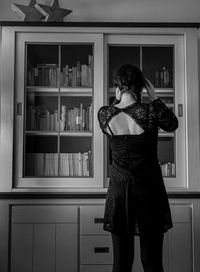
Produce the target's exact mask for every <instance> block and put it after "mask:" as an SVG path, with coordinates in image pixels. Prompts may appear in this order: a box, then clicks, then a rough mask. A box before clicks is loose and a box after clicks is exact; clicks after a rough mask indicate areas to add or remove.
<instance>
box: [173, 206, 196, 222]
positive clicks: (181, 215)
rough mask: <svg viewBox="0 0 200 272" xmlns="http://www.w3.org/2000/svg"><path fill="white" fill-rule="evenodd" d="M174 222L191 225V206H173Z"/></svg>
mask: <svg viewBox="0 0 200 272" xmlns="http://www.w3.org/2000/svg"><path fill="white" fill-rule="evenodd" d="M170 208H171V214H172V221H173V222H174V223H191V221H192V206H191V204H186V203H184V204H175V203H173V204H171V205H170Z"/></svg>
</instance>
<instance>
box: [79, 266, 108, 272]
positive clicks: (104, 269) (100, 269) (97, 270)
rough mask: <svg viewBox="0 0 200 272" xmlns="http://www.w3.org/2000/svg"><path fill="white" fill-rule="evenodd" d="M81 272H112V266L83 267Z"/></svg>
mask: <svg viewBox="0 0 200 272" xmlns="http://www.w3.org/2000/svg"><path fill="white" fill-rule="evenodd" d="M80 272H112V265H81V266H80Z"/></svg>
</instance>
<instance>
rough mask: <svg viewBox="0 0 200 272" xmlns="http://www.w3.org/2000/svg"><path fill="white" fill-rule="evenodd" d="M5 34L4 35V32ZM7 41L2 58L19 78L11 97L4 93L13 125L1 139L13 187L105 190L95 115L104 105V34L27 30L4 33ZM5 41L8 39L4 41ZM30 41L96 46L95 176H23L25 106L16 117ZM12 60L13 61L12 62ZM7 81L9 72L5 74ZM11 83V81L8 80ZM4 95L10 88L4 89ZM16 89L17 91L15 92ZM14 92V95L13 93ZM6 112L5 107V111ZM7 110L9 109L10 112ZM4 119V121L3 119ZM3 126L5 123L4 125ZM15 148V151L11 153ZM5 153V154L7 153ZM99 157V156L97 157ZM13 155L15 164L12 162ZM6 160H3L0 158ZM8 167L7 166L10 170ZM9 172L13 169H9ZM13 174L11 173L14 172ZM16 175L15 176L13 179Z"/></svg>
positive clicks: (94, 89)
mask: <svg viewBox="0 0 200 272" xmlns="http://www.w3.org/2000/svg"><path fill="white" fill-rule="evenodd" d="M3 34H4V33H3ZM4 36H6V38H7V39H8V41H4V44H5V43H6V42H7V43H10V42H11V41H12V43H11V46H10V47H11V48H8V49H7V50H5V48H4V50H3V52H4V53H5V56H4V54H3V59H4V61H5V65H7V67H6V68H7V73H8V72H9V70H11V71H12V74H11V72H9V74H10V76H11V78H12V79H13V81H14V77H15V75H17V76H16V80H15V84H11V83H10V86H9V93H10V96H9V97H7V94H6V93H5V95H6V96H5V97H2V98H3V99H2V101H1V102H2V105H3V101H6V100H7V101H8V100H9V103H10V110H11V116H10V123H9V124H8V125H9V129H7V133H4V128H2V131H3V133H4V135H3V137H2V140H5V141H6V147H4V146H3V145H1V146H2V148H7V150H8V146H9V150H8V156H9V158H6V160H7V163H8V164H9V165H10V166H11V167H12V168H11V169H13V173H9V174H8V173H5V171H4V173H5V176H7V177H8V176H9V180H10V181H11V180H12V183H11V184H12V185H10V187H13V188H18V189H19V188H20V189H24V190H26V189H27V188H39V189H42V188H45V189H47V190H48V189H50V190H51V189H53V190H55V188H58V189H59V188H60V189H61V188H71V189H72V188H75V190H76V188H79V187H83V188H84V189H85V190H86V191H87V190H91V188H94V189H95V188H102V187H103V174H102V173H103V155H102V149H103V137H102V135H101V133H100V128H99V124H98V122H97V118H96V116H95V113H97V111H98V109H99V108H100V107H101V106H102V105H103V101H102V95H101V93H102V89H103V77H101V76H99V75H101V74H103V57H102V56H103V35H102V34H101V33H97V34H96V33H86V34H82V33H68V32H65V31H63V29H62V32H58V33H56V32H55V33H51V32H47V33H46V32H45V33H44V31H38V30H37V31H35V32H26V31H15V30H11V31H10V33H8V31H6V30H5V34H4ZM4 40H5V39H4ZM27 42H34V43H35V42H36V43H37V42H38V43H42V42H44V43H47V42H49V43H56V42H59V43H67V42H70V43H73V42H74V43H88V44H93V48H94V86H93V109H92V110H93V132H92V137H93V138H92V143H93V144H92V149H93V150H92V151H93V152H92V153H93V161H92V164H93V177H83V178H82V177H58V178H57V177H42V178H40V177H34V178H30V177H28V178H27V177H25V178H24V177H23V176H22V163H23V142H22V139H23V135H22V131H23V125H24V124H23V116H24V112H23V106H22V114H21V116H17V115H16V103H17V102H22V105H23V104H24V82H25V80H24V75H25V73H24V68H25V65H24V63H25V45H26V43H27ZM14 51H15V55H14V54H13V55H12V54H11V56H10V61H9V63H6V59H7V56H9V55H10V53H11V52H14ZM11 57H12V59H11ZM12 66H15V71H14V69H12ZM3 76H5V77H6V78H8V76H6V73H4V74H3ZM7 80H8V79H7ZM4 88H5V92H6V91H7V89H8V87H7V86H4ZM13 90H14V91H13ZM14 92H15V94H14ZM2 110H3V108H2ZM7 111H8V110H6V112H7ZM2 120H5V118H3V117H2ZM2 123H3V122H2ZM6 134H9V136H10V137H12V136H13V141H12V140H11V139H6ZM8 140H9V142H8ZM12 149H13V151H14V152H12V151H11V150H12ZM4 153H6V152H4ZM97 154H98V157H97ZM12 156H13V161H12ZM1 158H2V159H3V157H1ZM7 168H8V167H7ZM7 170H10V168H9V169H7ZM11 172H12V171H11ZM11 174H13V176H11Z"/></svg>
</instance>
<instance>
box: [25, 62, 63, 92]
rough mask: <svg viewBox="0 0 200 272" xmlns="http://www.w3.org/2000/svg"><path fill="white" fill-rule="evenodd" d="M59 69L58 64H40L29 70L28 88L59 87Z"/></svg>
mask: <svg viewBox="0 0 200 272" xmlns="http://www.w3.org/2000/svg"><path fill="white" fill-rule="evenodd" d="M58 75H59V68H58V65H57V64H38V65H37V66H36V67H30V68H28V70H27V85H28V86H52V87H53V86H58V81H59V77H58Z"/></svg>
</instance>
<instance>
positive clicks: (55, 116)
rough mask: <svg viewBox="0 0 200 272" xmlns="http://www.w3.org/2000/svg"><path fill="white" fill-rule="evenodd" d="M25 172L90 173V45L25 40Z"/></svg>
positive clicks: (91, 63) (40, 173) (91, 56)
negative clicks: (29, 42) (28, 42)
mask: <svg viewBox="0 0 200 272" xmlns="http://www.w3.org/2000/svg"><path fill="white" fill-rule="evenodd" d="M26 58H27V67H26V68H27V69H26V70H27V76H26V79H27V84H26V88H25V90H26V108H25V115H24V117H25V118H26V130H25V140H24V144H25V146H24V150H25V156H24V164H25V173H24V175H25V176H40V177H42V176H70V177H76V176H82V177H88V176H92V172H93V169H92V153H91V150H92V132H93V127H92V123H93V122H92V100H93V91H92V86H93V46H92V45H90V44H86V45H79V44H69V45H68V44H59V43H58V44H27V48H26Z"/></svg>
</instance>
